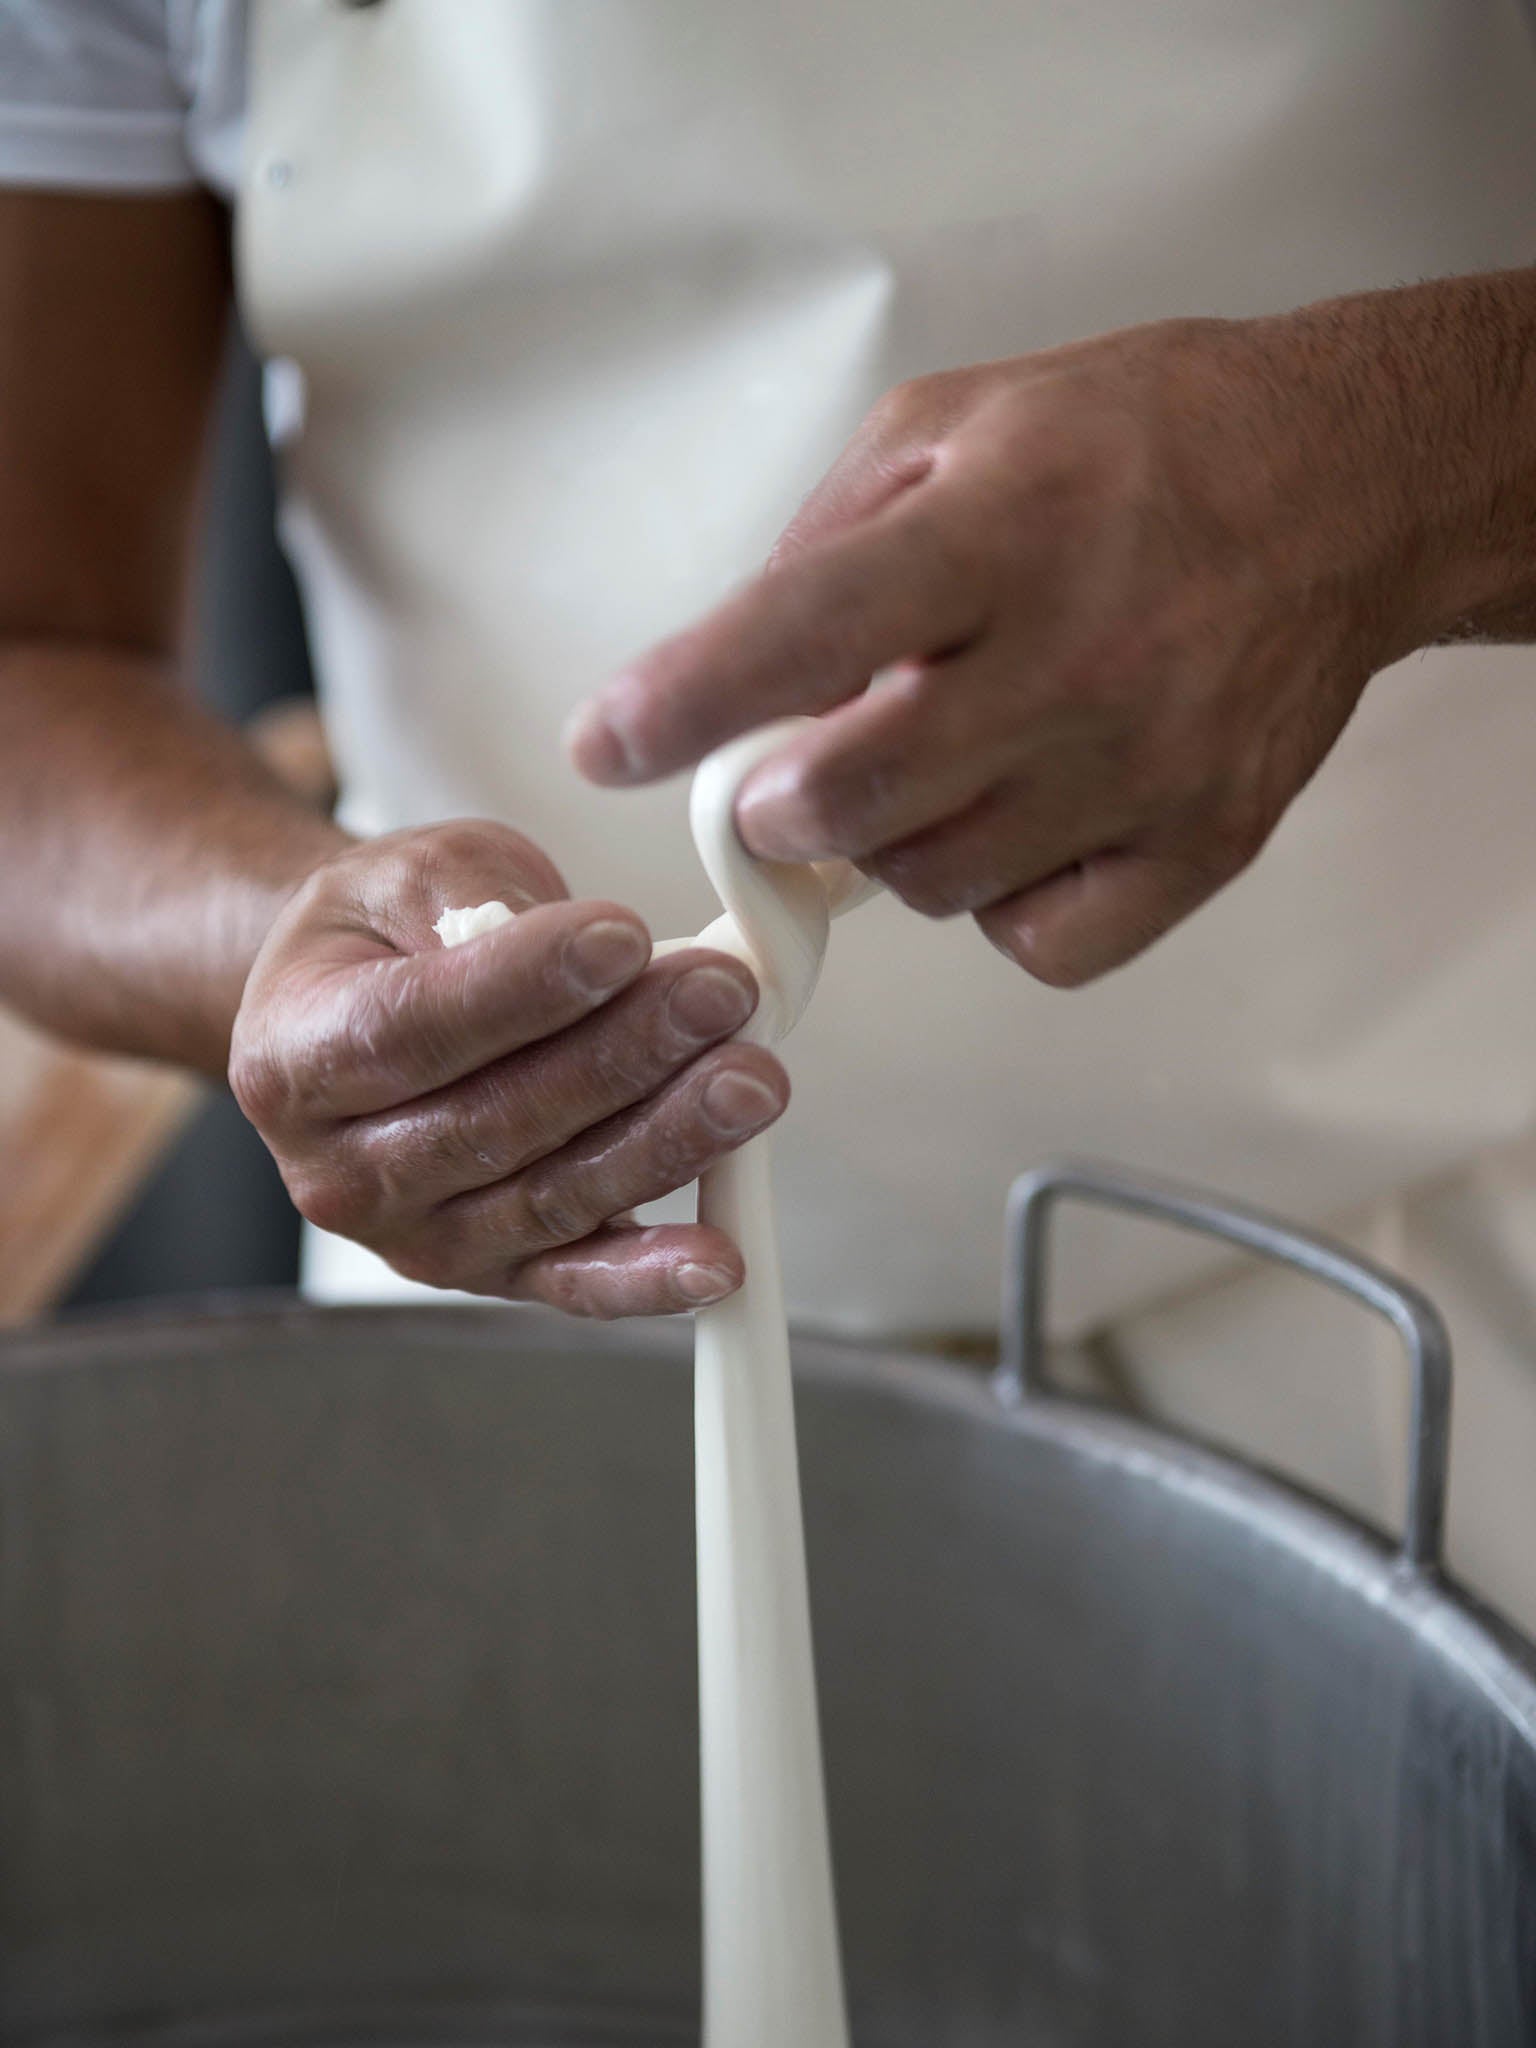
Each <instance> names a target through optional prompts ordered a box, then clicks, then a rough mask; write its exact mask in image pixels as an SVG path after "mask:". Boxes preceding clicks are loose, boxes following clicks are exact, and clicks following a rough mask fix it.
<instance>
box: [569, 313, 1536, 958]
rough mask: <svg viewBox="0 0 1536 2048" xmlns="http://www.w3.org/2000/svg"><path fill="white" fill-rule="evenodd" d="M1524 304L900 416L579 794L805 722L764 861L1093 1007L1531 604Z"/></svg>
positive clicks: (1129, 336) (1131, 340)
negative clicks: (1417, 670) (862, 895)
mask: <svg viewBox="0 0 1536 2048" xmlns="http://www.w3.org/2000/svg"><path fill="white" fill-rule="evenodd" d="M1448 295H1449V296H1448ZM1532 297H1533V294H1532V288H1531V280H1530V276H1529V275H1528V274H1525V273H1521V274H1518V275H1517V276H1515V277H1512V278H1509V279H1464V280H1453V281H1451V282H1450V283H1449V284H1447V285H1443V286H1430V287H1423V288H1418V289H1416V290H1415V291H1411V292H1405V293H1382V294H1376V295H1372V296H1370V297H1365V298H1361V299H1358V300H1343V301H1339V302H1337V303H1336V304H1334V305H1331V306H1323V307H1315V308H1311V309H1308V310H1306V311H1304V312H1303V313H1300V314H1296V315H1292V316H1288V317H1286V318H1281V319H1275V320H1269V321H1256V322H1218V321H1201V322H1181V323H1171V324H1167V325H1161V326H1155V327H1149V328H1142V329H1134V330H1130V331H1128V332H1126V333H1123V334H1117V335H1110V336H1107V337H1105V338H1103V339H1101V340H1098V341H1093V342H1088V343H1085V344H1082V345H1079V346H1075V347H1071V348H1064V349H1059V350H1054V351H1052V352H1050V353H1048V354H1043V355H1039V356H1034V357H1026V358H1022V359H1020V360H1018V361H1013V362H1005V363H997V364H989V365H985V366H983V367H981V368H978V369H971V370H963V371H957V372H954V373H950V374H946V375H941V376H935V377H929V378H924V379H922V380H920V381H918V382H916V383H914V384H911V385H907V386H904V387H902V388H900V389H898V390H896V391H895V392H893V393H892V394H891V395H890V396H889V397H888V398H887V399H886V400H885V401H884V402H883V403H882V404H881V405H880V406H878V407H877V408H876V410H875V412H874V413H873V414H872V415H871V417H870V418H869V420H868V421H867V422H866V423H865V425H864V427H863V428H862V430H861V431H860V433H859V434H858V435H857V436H856V438H855V440H854V441H853V443H852V444H851V446H850V447H849V448H848V450H847V451H846V453H845V454H844V455H843V457H842V458H841V460H840V461H839V462H838V463H837V465H836V466H835V467H834V469H833V470H832V472H831V474H830V475H829V476H828V477H827V479H826V480H825V481H824V482H823V483H822V485H821V486H820V487H819V489H818V490H817V491H816V492H815V493H814V494H813V495H812V497H811V498H810V500H809V501H808V502H807V504H806V505H805V506H804V508H803V509H802V511H801V513H800V515H799V517H798V518H797V519H796V520H795V522H794V524H793V525H792V526H791V528H790V529H789V531H788V533H787V534H786V535H785V537H784V539H783V541H782V542H781V544H780V546H779V549H778V550H777V552H776V555H775V558H774V562H773V564H772V565H771V566H770V568H769V570H768V572H767V573H766V574H765V575H763V576H762V577H761V578H759V579H758V580H757V581H756V582H755V583H753V584H752V585H750V586H749V587H748V588H747V589H746V590H745V591H744V592H742V593H741V594H739V595H738V596H736V597H735V598H733V599H732V600H731V601H729V602H728V603H727V604H725V605H724V606H722V607H721V608H720V609H719V610H717V611H716V612H715V613H713V614H712V615H711V616H710V617H708V618H706V619H705V620H704V621H703V622H702V623H701V624H699V625H696V626H695V627H693V628H692V629H691V630H690V631H687V632H685V633H683V634H682V635H680V636H679V637H678V638H676V639H673V640H671V641H669V642H667V643H666V644H664V645H663V646H661V647H659V648H657V649H656V650H655V651H653V652H652V653H651V654H649V655H648V656H646V657H645V658H644V659H643V660H642V661H640V662H639V663H638V664H637V665H636V666H635V667H634V668H633V669H632V670H631V671H630V672H629V673H628V674H627V675H626V676H624V677H622V678H621V679H620V680H619V681H618V682H617V683H616V684H614V685H613V686H611V687H610V688H609V689H608V690H607V691H606V692H605V693H604V694H603V695H602V696H601V697H600V698H598V699H597V700H596V701H595V702H594V703H593V704H592V705H591V706H589V707H588V709H587V710H586V712H585V713H584V714H583V715H582V716H581V717H580V719H579V720H578V721H577V723H576V725H575V727H574V729H573V733H572V748H573V752H574V755H575V758H576V761H577V764H578V765H579V767H580V768H581V769H582V770H583V771H584V772H585V773H586V774H587V775H589V776H590V777H592V778H593V779H594V780H596V781H599V782H608V783H624V782H645V781H649V780H652V779H653V778H655V777H658V776H661V775H665V774H667V773H669V772H671V771H673V770H675V769H678V768H681V767H684V766H686V765H688V764H689V763H691V762H693V761H695V760H697V759H698V758H699V757H700V755H702V754H703V753H704V752H706V751H707V750H708V749H709V748H711V747H713V746H715V745H718V744H719V743H720V742H721V741H723V740H725V739H727V738H729V737H730V736H731V735H733V734H735V733H737V732H739V731H742V730H744V729H746V728H749V727H751V726H754V725H757V724H760V723H762V722H763V721H764V720H766V719H769V718H773V717H777V716H780V715H781V714H783V713H785V712H792V711H802V712H804V711H814V712H821V713H823V714H825V715H824V716H823V717H822V718H821V720H820V722H819V724H818V726H817V727H816V729H815V730H814V731H811V732H809V733H807V734H806V735H805V737H803V738H802V739H799V740H797V741H795V742H794V743H793V744H792V745H790V746H789V747H787V748H786V749H785V750H784V751H783V753H782V754H780V755H779V756H777V757H776V758H775V759H774V760H773V761H771V762H770V763H768V764H767V765H766V766H765V767H764V768H763V769H760V770H759V771H758V773H757V775H756V776H755V777H754V778H752V780H750V781H749V782H748V784H747V785H746V788H745V789H744V791H743V794H742V797H741V801H740V806H739V810H738V821H739V823H740V826H741V830H742V834H743V837H744V839H745V840H746V842H747V844H748V845H749V846H750V847H752V849H753V850H754V851H755V852H757V853H759V854H762V855H764V856H766V857H768V858H775V859H785V860H790V859H794V860H801V859H809V858H822V857H826V856H830V855H836V854H841V855H845V856H847V857H849V858H851V859H853V860H854V861H856V862H857V863H858V864H859V866H861V867H862V868H863V869H864V870H865V871H866V872H867V873H869V874H871V875H874V876H876V877H878V878H879V879H880V880H881V881H883V882H885V883H887V884H888V885H889V887H890V888H891V889H892V890H893V891H894V892H895V893H896V894H897V895H898V896H900V897H902V898H903V899H904V900H905V901H906V902H907V903H909V904H910V905H912V906H913V907H914V908H915V909H917V910H919V911H923V912H926V913H928V914H930V915H933V916H949V915H953V914H955V913H958V912H971V913H973V914H974V915H975V916H976V918H977V920H978V922H979V924H980V925H981V927H982V929H983V930H984V931H985V933H986V934H987V936H988V937H989V938H990V939H991V940H992V941H993V943H994V944H995V945H997V946H998V947H999V948H1001V950H1002V951H1003V952H1005V953H1006V954H1008V955H1010V956H1011V957H1012V958H1013V959H1015V960H1016V961H1018V962H1019V963H1020V964H1021V965H1022V966H1024V967H1026V968H1028V969H1029V970H1030V971H1031V972H1032V973H1034V974H1036V975H1038V976H1039V977H1040V978H1041V979H1042V980H1045V981H1048V982H1052V983H1057V984H1062V985H1067V984H1075V983H1079V982H1083V981H1086V980H1088V979H1090V978H1091V977H1093V976H1095V975H1097V974H1101V973H1103V972H1104V971H1105V970H1106V969H1108V968H1112V967H1114V966H1117V965H1119V964H1120V963H1122V962H1124V961H1126V960H1129V959H1130V958H1131V957H1132V956H1133V955H1134V954H1136V953H1137V952H1139V951H1140V950H1141V949H1142V948H1143V947H1144V946H1146V945H1147V944H1148V943H1149V942H1151V941H1152V940H1153V939H1155V938H1156V937H1157V936H1158V935H1159V934H1160V933H1162V932H1164V931H1165V930H1167V929H1168V927H1169V926H1171V925H1172V924H1174V923H1175V922H1177V921H1178V920H1179V919H1180V918H1182V917H1184V916H1185V915H1187V914H1188V913H1189V912H1190V911H1191V910H1193V909H1194V908H1195V907H1196V906H1197V905H1198V904H1200V903H1201V902H1202V901H1204V899H1205V898H1207V897H1208V896H1210V895H1211V894H1212V893H1213V892H1214V891H1215V890H1216V889H1217V888H1219V887H1220V886H1221V885H1222V884H1223V883H1224V882H1226V881H1227V880H1229V879H1230V878H1231V877H1232V876H1234V875H1235V874H1237V872H1238V871H1239V870H1240V869H1241V868H1242V867H1243V866H1244V865H1245V864H1246V863H1247V862H1248V861H1250V860H1251V859H1252V858H1253V856H1254V854H1255V853H1256V852H1257V851H1258V850H1259V848H1260V847H1261V846H1262V845H1263V843H1264V841H1265V840H1266V838H1267V837H1268V835H1269V834H1270V832H1271V831H1272V830H1273V829H1274V826H1275V824H1276V822H1277V821H1278V819H1279V818H1280V816H1281V814H1282V813H1283V811H1284V810H1285V808H1286V806H1287V805H1288V804H1289V803H1290V801H1291V799H1292V798H1293V797H1294V796H1295V795H1296V794H1297V792H1298V791H1299V790H1300V789H1301V787H1302V786H1303V784H1304V783H1305V782H1306V781H1307V780H1308V778H1309V777H1310V776H1311V774H1312V773H1313V771H1314V769H1316V767H1317V766H1318V764H1319V762H1320V761H1321V760H1322V758H1323V756H1324V754H1325V753H1326V752H1327V750H1328V749H1329V747H1330V746H1331V745H1332V743H1333V741H1334V739H1335V738H1336V737H1337V735H1338V733H1339V731H1340V729H1341V727H1342V726H1343V724H1344V722H1345V721H1346V719H1347V718H1348V717H1349V715H1350V712H1351V710H1352V708H1353V706H1354V704H1355V702H1356V699H1357V698H1358V696H1359V694H1360V692H1361V690H1362V688H1363V687H1364V685H1365V683H1366V681H1367V680H1368V679H1369V677H1370V676H1371V674H1372V673H1373V672H1374V671H1375V670H1376V669H1378V668H1380V667H1382V666H1384V665H1385V664H1386V663H1387V662H1388V661H1390V660H1392V659H1395V658H1396V657H1397V656H1398V655H1400V654H1403V653H1406V652H1408V651H1409V650H1410V649H1412V648H1413V647H1415V646H1418V645H1421V644H1423V643H1424V642H1425V641H1427V640H1429V639H1431V638H1433V637H1435V636H1436V635H1437V634H1440V633H1443V632H1445V631H1447V630H1449V629H1453V628H1454V625H1455V622H1456V621H1458V620H1460V619H1463V618H1465V617H1466V615H1467V614H1468V613H1469V611H1475V609H1476V608H1477V607H1478V606H1479V605H1484V606H1489V605H1490V604H1491V605H1492V607H1493V609H1495V610H1496V609H1497V607H1498V605H1499V604H1500V603H1504V604H1506V606H1507V604H1508V603H1509V602H1510V601H1515V602H1518V601H1519V599H1520V595H1521V592H1520V589H1519V585H1520V583H1521V579H1524V583H1525V585H1526V587H1527V589H1528V587H1529V585H1530V583H1531V580H1532V568H1531V563H1532V560H1533V556H1536V551H1533V550H1532V548H1531V546H1530V533H1531V512H1532V504H1531V498H1532V492H1531V490H1530V489H1529V487H1528V486H1529V466H1528V465H1527V467H1526V469H1525V470H1524V471H1523V472H1522V471H1521V470H1520V467H1519V464H1518V463H1517V461H1516V460H1515V459H1514V457H1513V455H1512V452H1511V451H1512V449H1513V448H1514V446H1515V445H1516V444H1517V443H1520V444H1521V445H1523V444H1524V443H1528V442H1529V440H1530V438H1531V437H1530V430H1529V426H1528V424H1526V425H1523V426H1521V427H1520V429H1519V432H1518V434H1517V432H1516V422H1517V419H1523V420H1525V421H1526V422H1528V420H1529V417H1530V406H1531V394H1530V392H1529V391H1528V390H1527V388H1526V387H1527V386H1528V385H1529V383H1530V381H1531V378H1530V371H1529V368H1528V367H1527V369H1526V370H1525V371H1524V372H1523V373H1520V374H1516V372H1517V371H1518V369H1519V365H1520V364H1521V363H1524V364H1526V365H1527V366H1529V365H1530V363H1531V362H1532V360H1533V351H1532V350H1531V347H1530V336H1531V333H1532V330H1533V326H1536V306H1533V304H1532ZM1458 344H1459V346H1458ZM1495 396H1498V397H1500V398H1501V401H1502V408H1503V409H1502V412H1501V411H1500V410H1499V406H1498V405H1496V404H1495V403H1494V402H1493V401H1494V397H1495ZM1521 407H1523V408H1524V411H1523V413H1522V412H1521V411H1520V408H1521ZM1501 466H1502V468H1503V470H1504V471H1505V472H1507V474H1505V475H1503V476H1501V474H1500V469H1501ZM1522 475H1523V476H1524V480H1525V486H1524V495H1523V498H1519V497H1517V496H1516V494H1515V492H1514V491H1513V490H1512V489H1511V488H1510V486H1511V484H1513V483H1516V482H1518V480H1519V479H1520V477H1521V476H1522ZM1496 502H1497V505H1498V508H1499V518H1497V519H1496V518H1495V516H1494V506H1495V503H1496ZM1521 505H1523V515H1522V514H1521V512H1520V509H1519V508H1520V506H1521ZM1522 516H1523V519H1524V525H1523V527H1522V525H1521V518H1522ZM1500 520H1502V524H1503V527H1504V529H1505V531H1504V532H1503V533H1502V535H1501V534H1500V533H1499V532H1498V531H1497V529H1498V527H1499V524H1500ZM1474 535H1475V537H1476V545H1475V546H1472V545H1470V544H1469V537H1471V536H1474ZM1522 536H1523V538H1522ZM1479 550H1480V551H1481V552H1479ZM881 671H891V672H892V673H890V675H889V676H888V678H887V682H886V684H885V685H883V686H881V687H877V688H875V689H873V690H870V689H869V688H868V685H869V683H870V680H871V678H872V677H873V676H875V675H876V674H877V673H879V672H881Z"/></svg>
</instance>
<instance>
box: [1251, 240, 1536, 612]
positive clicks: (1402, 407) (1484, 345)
mask: <svg viewBox="0 0 1536 2048" xmlns="http://www.w3.org/2000/svg"><path fill="white" fill-rule="evenodd" d="M1247 332H1248V333H1249V334H1250V336H1252V337H1256V338H1258V339H1259V340H1260V341H1261V342H1265V341H1267V342H1268V343H1269V345H1270V346H1271V348H1272V349H1273V352H1274V360H1275V366H1276V382H1277V387H1278V388H1279V390H1280V392H1281V395H1282V397H1283V399H1284V401H1285V403H1286V404H1287V405H1288V406H1289V407H1290V408H1291V410H1292V411H1293V413H1294V416H1295V417H1296V419H1297V421H1298V423H1300V422H1305V423H1306V425H1305V427H1303V426H1301V425H1300V424H1298V431H1297V437H1296V444H1295V447H1294V449H1293V450H1292V451H1291V456H1292V459H1293V462H1294V468H1295V478H1294V483H1295V489H1294V497H1293V502H1294V504H1295V505H1296V507H1297V508H1298V512H1299V513H1300V514H1301V515H1302V516H1306V517H1309V518H1317V517H1318V516H1319V508H1318V494H1317V479H1318V478H1324V479H1327V480H1328V481H1329V482H1330V484H1331V485H1335V486H1336V488H1333V489H1330V491H1329V493H1328V500H1329V501H1328V503H1327V504H1326V506H1325V507H1324V508H1323V510H1322V517H1323V518H1325V519H1332V520H1335V521H1336V522H1337V524H1338V526H1339V529H1340V531H1339V548H1338V560H1339V562H1340V564H1341V566H1342V565H1343V564H1345V563H1346V562H1348V561H1349V560H1350V558H1351V556H1352V555H1353V556H1354V557H1355V559H1356V561H1357V562H1358V559H1359V555H1360V553H1361V551H1362V550H1363V552H1364V554H1365V557H1366V559H1365V564H1364V567H1365V569H1366V572H1367V574H1368V575H1374V577H1375V578H1376V579H1377V581H1378V583H1379V589H1380V602H1381V605H1382V608H1383V614H1384V619H1385V620H1386V621H1387V622H1388V623H1387V624H1386V633H1387V638H1388V641H1389V643H1390V651H1391V652H1394V653H1405V652H1408V651H1409V650H1410V649H1411V648H1413V647H1416V646H1424V645H1427V644H1430V643H1432V642H1435V641H1439V640H1446V639H1484V640H1503V641H1513V640H1528V639H1533V638H1536V269H1528V270H1517V271H1503V272H1496V273H1491V274H1488V275H1484V276H1474V277H1461V278H1447V279H1441V280H1437V281H1434V282H1431V283H1427V284H1421V285H1412V286H1407V287H1404V288H1401V289H1398V290H1395V291H1384V292H1371V293H1364V294H1360V295H1357V296H1354V297H1350V298H1344V299H1337V300H1332V301H1328V302H1325V303H1323V304H1319V305H1316V306H1309V307H1305V308H1303V309H1302V310H1301V311H1300V312H1298V313H1293V314H1288V315H1284V316H1280V317H1278V318H1276V319H1272V320H1263V321H1258V322H1255V323H1253V324H1252V326H1251V327H1250V328H1248V329H1247ZM1309 478H1310V479H1311V489H1310V490H1309V489H1308V480H1309ZM1346 525H1347V526H1348V527H1349V528H1350V529H1351V530H1350V531H1349V532H1346V531H1345V530H1344V528H1345V527H1346Z"/></svg>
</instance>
